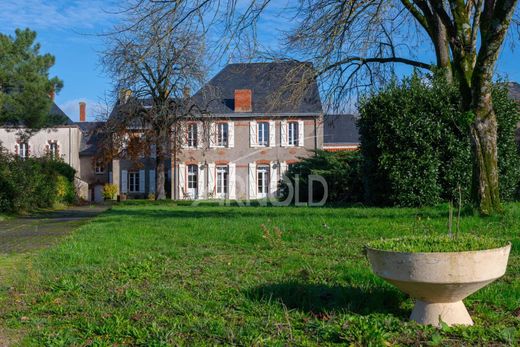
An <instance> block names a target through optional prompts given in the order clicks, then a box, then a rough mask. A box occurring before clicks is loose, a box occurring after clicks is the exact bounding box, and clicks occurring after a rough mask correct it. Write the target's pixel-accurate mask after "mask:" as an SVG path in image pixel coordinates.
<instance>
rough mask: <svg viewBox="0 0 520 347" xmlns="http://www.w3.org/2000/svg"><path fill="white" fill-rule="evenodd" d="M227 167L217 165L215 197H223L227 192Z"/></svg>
mask: <svg viewBox="0 0 520 347" xmlns="http://www.w3.org/2000/svg"><path fill="white" fill-rule="evenodd" d="M228 176H229V175H228V167H227V166H217V198H218V199H225V198H226V197H227V194H228V183H229V182H228V179H229V178H228Z"/></svg>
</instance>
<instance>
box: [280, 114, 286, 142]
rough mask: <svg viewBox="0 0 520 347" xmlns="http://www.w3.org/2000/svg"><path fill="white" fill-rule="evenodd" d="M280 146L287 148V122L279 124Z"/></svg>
mask: <svg viewBox="0 0 520 347" xmlns="http://www.w3.org/2000/svg"><path fill="white" fill-rule="evenodd" d="M280 146H282V147H287V121H286V120H282V121H281V122H280Z"/></svg>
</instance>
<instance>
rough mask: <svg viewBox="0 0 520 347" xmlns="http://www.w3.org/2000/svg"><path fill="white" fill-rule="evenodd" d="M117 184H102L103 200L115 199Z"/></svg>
mask: <svg viewBox="0 0 520 347" xmlns="http://www.w3.org/2000/svg"><path fill="white" fill-rule="evenodd" d="M117 190H118V188H117V186H116V185H115V184H111V183H106V184H105V185H104V186H103V197H104V198H105V200H115V199H116V194H117Z"/></svg>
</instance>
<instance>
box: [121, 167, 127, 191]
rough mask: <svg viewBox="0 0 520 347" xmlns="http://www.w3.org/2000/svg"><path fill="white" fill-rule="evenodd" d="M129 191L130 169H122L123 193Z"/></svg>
mask: <svg viewBox="0 0 520 347" xmlns="http://www.w3.org/2000/svg"><path fill="white" fill-rule="evenodd" d="M126 192H128V171H126V170H121V193H125V194H126Z"/></svg>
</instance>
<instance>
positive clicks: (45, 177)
mask: <svg viewBox="0 0 520 347" xmlns="http://www.w3.org/2000/svg"><path fill="white" fill-rule="evenodd" d="M74 175H75V170H74V169H73V168H72V167H70V166H69V165H67V164H65V163H64V162H62V161H58V160H53V159H50V158H28V159H20V158H18V157H17V156H13V155H10V154H7V153H0V211H1V212H22V211H31V210H34V209H36V208H46V207H52V206H53V205H55V204H56V203H66V204H69V203H73V202H75V200H76V191H75V188H74Z"/></svg>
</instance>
